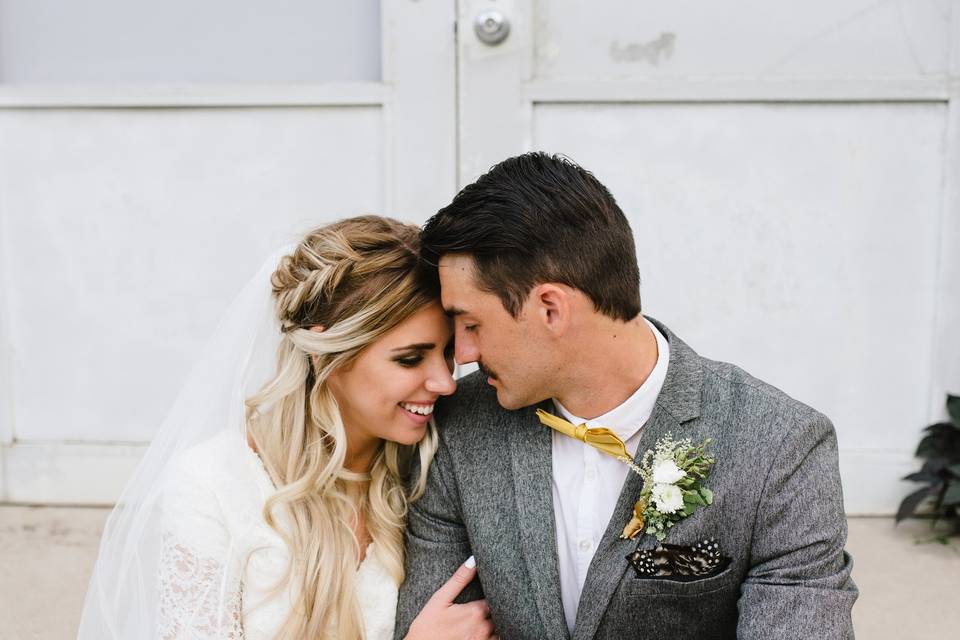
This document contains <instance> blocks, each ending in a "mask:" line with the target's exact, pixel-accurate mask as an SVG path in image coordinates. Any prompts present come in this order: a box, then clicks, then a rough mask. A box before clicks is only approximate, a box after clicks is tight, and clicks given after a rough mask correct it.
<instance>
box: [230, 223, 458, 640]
mask: <svg viewBox="0 0 960 640" xmlns="http://www.w3.org/2000/svg"><path fill="white" fill-rule="evenodd" d="M418 249H419V237H418V229H417V227H414V226H411V225H406V224H402V223H400V222H397V221H395V220H391V219H388V218H380V217H376V216H363V217H358V218H350V219H347V220H343V221H340V222H337V223H334V224H331V225H328V226H325V227H321V228H319V229H316V230H314V231H312V232H310V233H309V234H308V235H307V236H306V237H305V238H304V239H303V240H302V241H301V242H300V243H299V245H297V247H296V249H295V250H294V251H293V253H292V254H290V255H288V256H285V257H284V258H283V259H282V260H281V261H280V265H279V266H278V267H277V270H276V271H275V272H274V274H273V276H272V280H271V282H272V285H273V293H274V296H275V298H276V311H277V315H278V318H279V320H280V325H281V328H282V331H283V338H282V341H281V344H280V347H279V351H278V357H277V373H276V375H275V376H274V377H273V379H271V380H270V381H269V382H268V383H267V384H266V385H265V386H264V387H263V389H261V390H260V392H258V393H257V394H256V395H254V396H253V397H251V398H249V399H248V400H247V428H248V432H249V433H250V435H251V437H252V438H253V440H254V442H255V444H256V446H257V449H258V451H259V453H260V457H261V458H262V459H263V462H264V466H265V467H266V469H267V471H268V473H269V474H270V476H271V477H272V479H273V482H274V484H275V485H276V486H277V491H276V493H275V494H274V495H273V496H272V497H270V499H269V500H267V503H266V506H265V507H264V516H265V518H266V520H267V522H268V523H269V524H270V526H271V527H273V529H274V530H276V531H277V533H278V534H279V535H280V536H282V537H283V538H284V540H285V541H286V544H287V547H288V548H289V551H290V567H289V570H288V573H287V577H286V582H285V583H284V584H285V585H288V586H289V587H292V591H291V592H292V593H294V594H296V600H295V602H294V607H293V610H292V612H291V614H290V616H289V617H288V618H287V620H286V622H285V623H284V625H283V627H282V629H281V631H280V634H279V635H278V637H280V638H289V639H296V640H300V639H303V638H339V639H343V640H347V639H353V638H362V637H363V624H362V619H361V617H360V610H359V604H358V602H357V597H356V584H355V583H356V571H357V563H358V562H359V557H360V555H361V550H360V547H359V544H358V542H357V540H356V538H355V536H354V529H353V526H354V523H355V522H356V518H357V517H358V516H359V515H361V514H362V516H363V517H364V518H365V519H366V526H367V530H368V532H369V534H370V536H371V538H372V539H373V541H374V543H375V549H374V552H375V553H376V554H377V556H378V558H379V559H380V560H381V562H383V563H384V565H385V566H386V568H387V570H388V571H389V572H390V574H391V575H392V576H393V578H394V580H395V581H396V582H397V584H399V583H400V582H402V581H403V577H404V569H403V526H404V521H405V517H406V511H407V505H408V503H409V502H410V501H411V500H415V499H416V498H417V497H419V495H420V494H421V493H422V492H423V487H424V484H425V481H426V473H427V467H428V466H429V464H430V460H431V459H432V457H433V454H434V452H435V450H436V431H435V428H434V426H433V424H432V423H431V425H430V428H429V430H428V432H427V436H426V437H425V438H424V439H423V440H422V441H421V442H420V443H419V444H418V445H414V446H403V445H399V444H397V443H395V442H384V444H383V446H382V448H381V450H380V452H379V453H378V454H377V456H376V459H375V461H374V463H373V467H372V469H371V470H370V475H369V487H367V489H366V491H360V492H359V494H360V498H359V504H357V498H356V495H357V494H358V491H357V490H356V489H358V488H362V484H360V483H362V482H365V481H366V480H367V478H366V476H360V475H359V474H352V473H350V472H349V471H347V470H346V469H344V459H345V455H346V449H347V440H346V434H345V431H344V425H343V421H342V420H341V418H340V412H339V410H338V408H337V403H336V401H335V400H334V397H333V395H332V393H331V392H330V389H329V387H328V385H327V378H328V376H329V375H330V374H331V373H332V372H333V371H335V370H337V369H339V368H340V367H344V366H349V365H350V363H351V362H352V361H353V360H354V359H355V358H356V357H357V356H358V354H359V353H360V352H361V351H362V350H363V349H364V347H366V346H367V345H369V344H371V343H372V342H374V341H375V340H377V338H379V337H380V336H382V335H383V334H385V333H386V332H388V331H390V330H391V329H392V328H394V327H395V326H397V325H398V324H400V323H401V322H403V321H404V320H405V319H407V318H409V317H410V316H411V315H413V314H414V313H416V312H417V311H418V310H420V309H422V308H423V307H424V306H426V305H428V304H430V303H432V302H435V301H436V300H437V299H438V297H439V289H438V286H437V283H436V281H435V279H433V278H431V277H430V275H429V272H425V271H422V270H421V269H420V268H419V266H418V264H419V261H418V256H417V254H418ZM315 326H322V327H323V328H324V330H323V331H311V330H310V327H315ZM415 456H416V457H418V458H419V463H420V464H419V471H418V474H417V477H416V478H413V479H408V478H407V475H408V474H409V470H410V468H411V463H412V462H413V459H414V457H415ZM351 485H352V487H351ZM408 487H409V488H408ZM350 488H353V489H354V490H353V491H352V492H350V491H349V489H350Z"/></svg>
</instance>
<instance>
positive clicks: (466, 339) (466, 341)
mask: <svg viewBox="0 0 960 640" xmlns="http://www.w3.org/2000/svg"><path fill="white" fill-rule="evenodd" d="M453 359H454V360H455V361H456V363H457V364H460V365H464V364H470V363H471V362H476V361H477V360H479V359H480V349H478V348H477V342H476V340H474V339H473V336H471V335H470V334H469V333H468V332H466V331H463V330H462V329H461V330H458V331H457V336H456V339H455V340H454V343H453Z"/></svg>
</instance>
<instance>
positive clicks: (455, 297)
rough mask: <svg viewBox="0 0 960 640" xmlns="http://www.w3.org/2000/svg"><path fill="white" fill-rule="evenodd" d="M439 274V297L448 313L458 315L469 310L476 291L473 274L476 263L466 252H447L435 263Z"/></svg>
mask: <svg viewBox="0 0 960 640" xmlns="http://www.w3.org/2000/svg"><path fill="white" fill-rule="evenodd" d="M437 272H438V273H439V275H440V298H441V302H442V303H443V308H444V310H445V311H446V312H447V313H448V314H449V315H460V314H462V313H465V312H466V311H468V310H469V307H470V302H471V300H475V297H476V295H477V293H478V291H477V287H476V281H475V280H474V275H475V273H476V265H475V264H474V261H473V258H472V257H471V256H469V255H466V254H447V255H444V256H442V257H441V258H440V260H439V262H438V263H437Z"/></svg>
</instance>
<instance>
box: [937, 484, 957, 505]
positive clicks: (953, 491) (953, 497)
mask: <svg viewBox="0 0 960 640" xmlns="http://www.w3.org/2000/svg"><path fill="white" fill-rule="evenodd" d="M941 504H942V505H943V506H945V507H948V506H951V505H955V504H960V482H951V483H950V486H949V487H947V491H946V493H944V494H943V502H942V503H941Z"/></svg>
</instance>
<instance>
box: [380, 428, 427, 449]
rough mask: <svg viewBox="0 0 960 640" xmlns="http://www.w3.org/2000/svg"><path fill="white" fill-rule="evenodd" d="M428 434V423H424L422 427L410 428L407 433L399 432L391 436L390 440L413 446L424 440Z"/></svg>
mask: <svg viewBox="0 0 960 640" xmlns="http://www.w3.org/2000/svg"><path fill="white" fill-rule="evenodd" d="M426 435H427V425H423V426H422V427H415V428H413V429H409V431H408V432H407V433H397V434H396V437H393V438H389V440H390V441H391V442H395V443H396V444H399V445H404V446H412V445H415V444H417V443H418V442H420V441H421V440H423V438H424V436H426Z"/></svg>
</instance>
